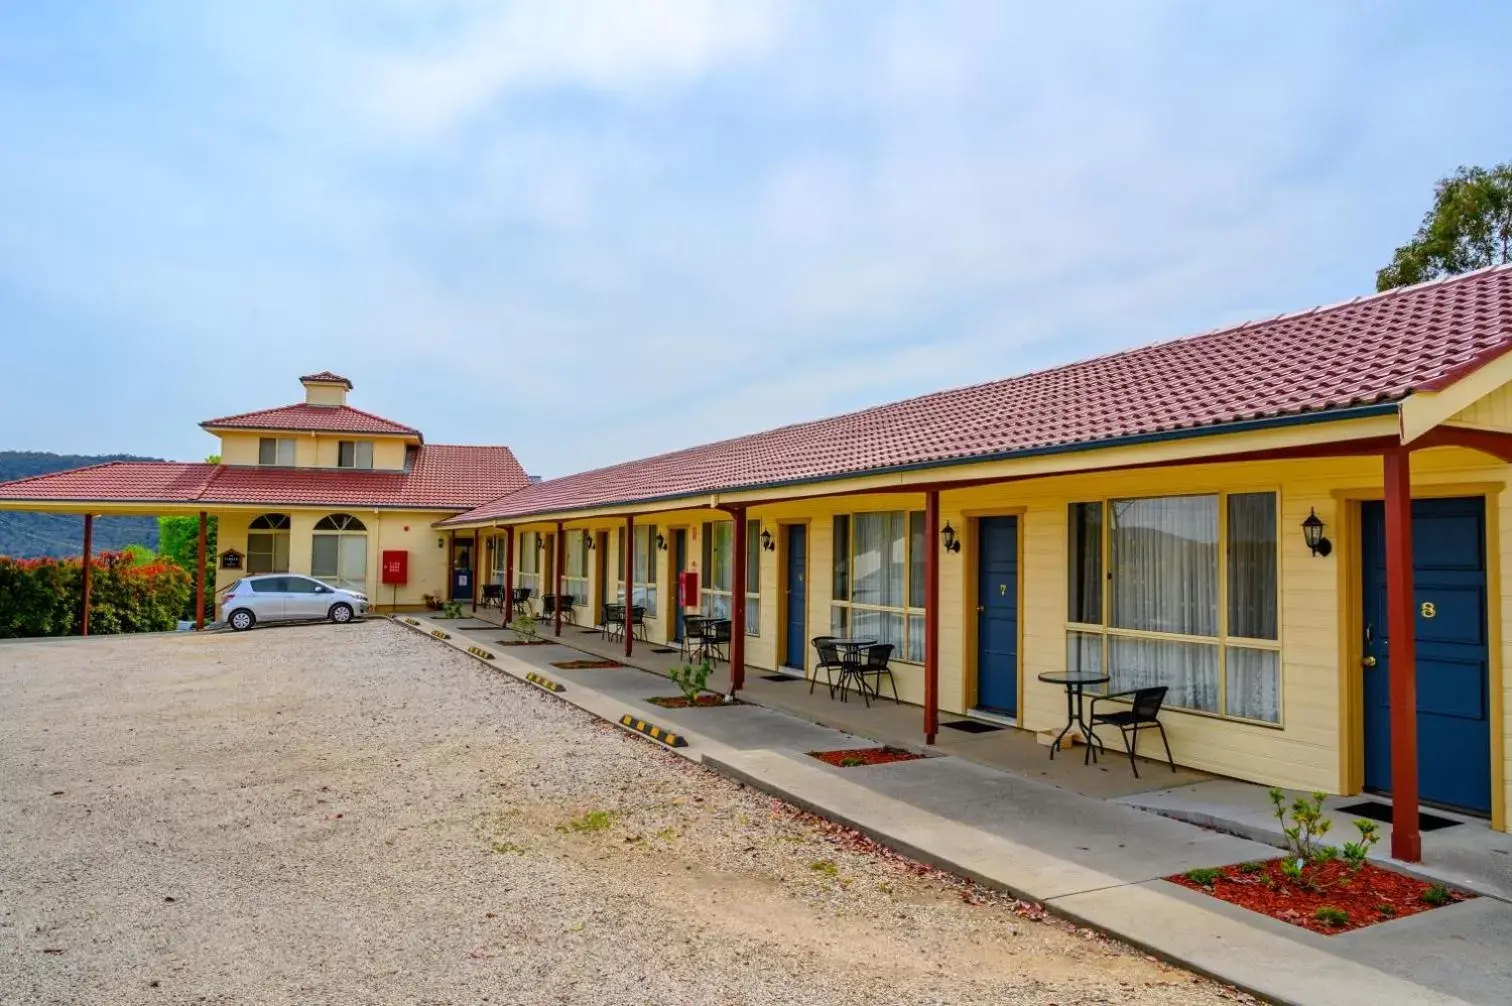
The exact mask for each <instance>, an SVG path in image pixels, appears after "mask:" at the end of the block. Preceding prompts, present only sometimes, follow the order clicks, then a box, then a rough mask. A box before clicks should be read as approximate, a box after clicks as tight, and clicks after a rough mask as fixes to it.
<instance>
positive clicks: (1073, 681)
mask: <svg viewBox="0 0 1512 1006" xmlns="http://www.w3.org/2000/svg"><path fill="white" fill-rule="evenodd" d="M1039 680H1041V681H1043V682H1045V683H1046V684H1048V685H1063V686H1064V687H1065V689H1066V725H1065V726H1064V727H1062V728H1061V732H1060V733H1059V734H1057V735H1056V737H1055V743H1054V744H1052V745H1050V760H1051V761H1054V760H1055V752H1056V751H1058V750H1060V745H1061V740H1062V739H1063V738H1064V737H1065V736H1066V734H1068V733H1070V732H1071V728H1072V727H1081V734H1082V737H1083V738H1084V739H1085V740H1086V742H1087V747H1088V748H1089V749H1090V748H1091V747H1092V745H1093V744H1099V745H1100V744H1102V741H1100V740H1098V739H1097V735H1096V734H1094V733H1093V732H1092V728H1091V727H1090V726H1088V725H1087V720H1086V717H1085V716H1083V715H1082V693H1083V692H1084V691H1085V690H1086V688H1087V686H1088V685H1102V684H1107V682H1108V676H1107V675H1106V674H1103V673H1101V672H1098V671H1046V672H1045V673H1044V674H1041V675H1039Z"/></svg>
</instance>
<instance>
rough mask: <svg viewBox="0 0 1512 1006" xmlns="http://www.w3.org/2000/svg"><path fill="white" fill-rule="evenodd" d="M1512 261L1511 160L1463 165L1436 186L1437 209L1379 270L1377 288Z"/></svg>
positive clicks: (1405, 283)
mask: <svg viewBox="0 0 1512 1006" xmlns="http://www.w3.org/2000/svg"><path fill="white" fill-rule="evenodd" d="M1509 261H1512V164H1498V165H1496V166H1495V167H1494V168H1491V169H1490V170H1487V169H1485V168H1467V167H1461V168H1460V169H1459V170H1458V171H1456V172H1455V173H1454V174H1452V175H1450V176H1449V177H1448V178H1442V179H1440V180H1439V183H1438V184H1437V185H1436V186H1434V192H1433V208H1432V209H1430V210H1429V211H1428V213H1427V215H1426V216H1424V217H1423V223H1422V226H1420V227H1419V228H1418V231H1417V234H1415V235H1413V238H1412V240H1411V241H1409V242H1407V243H1406V244H1404V245H1402V246H1401V247H1400V248H1398V249H1397V250H1396V254H1395V255H1393V256H1392V258H1391V264H1390V265H1388V266H1387V267H1386V268H1384V269H1382V270H1381V271H1380V272H1378V273H1376V289H1377V290H1390V289H1392V288H1393V287H1399V286H1410V285H1411V284H1413V283H1422V282H1424V281H1426V280H1430V279H1437V278H1439V277H1440V276H1452V275H1454V274H1456V273H1462V272H1469V271H1470V270H1471V269H1482V268H1484V267H1486V266H1492V265H1500V264H1501V263H1503V262H1509Z"/></svg>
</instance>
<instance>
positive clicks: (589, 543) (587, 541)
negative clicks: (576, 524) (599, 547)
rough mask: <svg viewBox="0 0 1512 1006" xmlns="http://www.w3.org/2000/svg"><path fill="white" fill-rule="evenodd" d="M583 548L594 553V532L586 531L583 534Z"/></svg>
mask: <svg viewBox="0 0 1512 1006" xmlns="http://www.w3.org/2000/svg"><path fill="white" fill-rule="evenodd" d="M583 547H584V548H585V549H587V550H588V551H590V552H592V551H593V549H594V547H595V546H594V544H593V532H592V531H584V532H583Z"/></svg>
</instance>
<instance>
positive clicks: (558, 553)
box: [551, 521, 567, 636]
mask: <svg viewBox="0 0 1512 1006" xmlns="http://www.w3.org/2000/svg"><path fill="white" fill-rule="evenodd" d="M566 537H567V536H566V534H565V533H564V532H563V531H562V522H561V521H557V528H556V548H554V549H552V553H553V555H552V567H553V568H552V571H551V579H552V581H553V584H554V586H553V588H552V589H553V590H555V591H556V603H555V604H553V605H552V607H553V608H555V609H556V634H557V635H558V636H560V635H561V634H562V560H563V558H564V557H565V556H566V554H567V541H566Z"/></svg>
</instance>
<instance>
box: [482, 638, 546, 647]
mask: <svg viewBox="0 0 1512 1006" xmlns="http://www.w3.org/2000/svg"><path fill="white" fill-rule="evenodd" d="M494 642H495V643H497V644H498V645H499V646H545V645H546V640H544V639H495V640H494Z"/></svg>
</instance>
